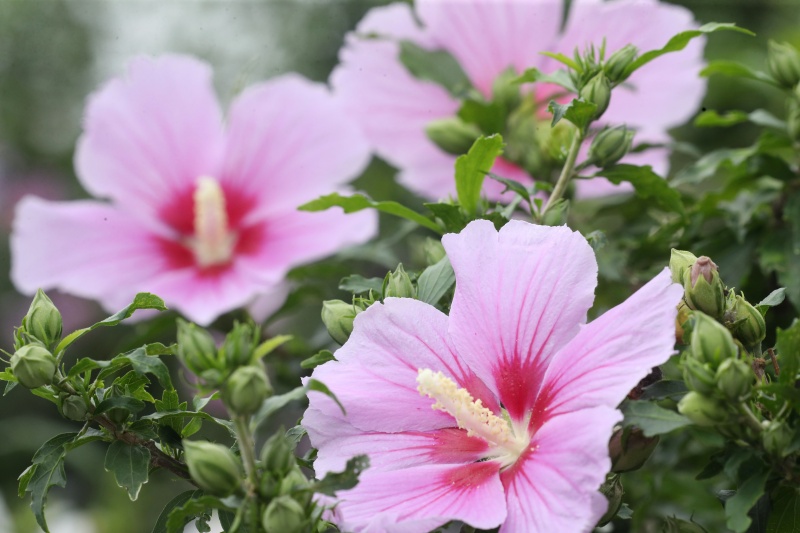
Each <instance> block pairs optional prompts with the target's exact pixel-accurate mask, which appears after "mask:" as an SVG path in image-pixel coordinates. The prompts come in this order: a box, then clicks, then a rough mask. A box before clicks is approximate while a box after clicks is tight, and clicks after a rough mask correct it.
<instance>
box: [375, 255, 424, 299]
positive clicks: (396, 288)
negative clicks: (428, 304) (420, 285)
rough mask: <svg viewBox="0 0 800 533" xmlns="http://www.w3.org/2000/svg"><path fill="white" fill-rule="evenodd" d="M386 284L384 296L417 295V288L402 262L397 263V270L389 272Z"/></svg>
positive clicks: (408, 296) (403, 296) (411, 296)
mask: <svg viewBox="0 0 800 533" xmlns="http://www.w3.org/2000/svg"><path fill="white" fill-rule="evenodd" d="M384 286H385V288H384V291H383V296H384V297H386V298H390V297H394V298H414V297H415V296H416V295H417V290H416V289H415V288H414V284H413V283H411V278H410V277H408V274H406V271H405V269H404V268H403V264H402V263H400V264H399V265H397V270H395V271H394V272H392V273H391V274H389V277H388V279H387V280H386V282H385V284H384Z"/></svg>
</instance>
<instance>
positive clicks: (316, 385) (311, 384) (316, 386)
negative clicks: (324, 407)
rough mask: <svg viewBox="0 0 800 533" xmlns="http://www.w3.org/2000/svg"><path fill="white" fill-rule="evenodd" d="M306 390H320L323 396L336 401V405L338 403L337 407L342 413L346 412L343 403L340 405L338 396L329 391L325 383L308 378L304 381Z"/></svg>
mask: <svg viewBox="0 0 800 533" xmlns="http://www.w3.org/2000/svg"><path fill="white" fill-rule="evenodd" d="M306 390H307V391H312V390H313V391H317V392H321V393H322V394H324V395H325V396H327V397H328V398H330V399H331V400H333V401H334V402H336V405H338V406H339V409H341V410H342V414H343V415H346V414H347V411H346V410H345V408H344V405H342V402H340V401H339V398H337V397H336V395H335V394H334V393H333V392H331V390H330V389H329V388H328V386H327V385H325V384H324V383H323V382H321V381H319V380H316V379H309V380H308V381H307V382H306Z"/></svg>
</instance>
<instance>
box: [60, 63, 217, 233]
mask: <svg viewBox="0 0 800 533" xmlns="http://www.w3.org/2000/svg"><path fill="white" fill-rule="evenodd" d="M84 128H85V133H84V134H83V136H82V137H81V139H80V140H79V141H78V146H77V150H76V154H75V166H76V169H77V172H78V177H79V178H80V180H81V182H82V183H83V185H84V186H85V187H86V189H87V190H88V191H89V192H91V193H92V194H93V195H95V196H100V197H108V198H111V199H113V200H114V202H115V203H116V204H117V205H119V206H122V207H124V208H126V209H127V210H128V211H129V212H130V213H131V214H134V215H136V216H139V217H140V218H141V219H142V221H143V222H145V223H148V222H149V223H154V221H153V219H155V218H158V217H159V216H160V215H162V214H163V213H161V210H162V209H163V208H165V206H166V205H167V204H168V202H169V200H170V199H173V198H175V197H176V196H178V195H181V194H185V193H186V191H187V190H190V189H191V188H192V187H193V186H194V183H195V181H196V180H197V178H199V177H201V176H211V177H218V174H219V171H220V163H221V157H222V150H223V149H224V137H223V135H222V119H221V113H220V109H219V106H218V104H217V100H216V97H215V95H214V91H213V86H212V84H211V69H210V68H209V67H208V65H206V64H205V63H202V62H200V61H198V60H196V59H192V58H190V57H186V56H169V55H168V56H161V57H159V58H149V57H141V58H138V59H136V60H134V61H133V62H131V64H130V66H129V67H128V72H127V75H126V76H125V77H122V78H117V79H114V80H111V81H110V82H109V83H107V84H106V85H105V86H104V87H103V88H102V89H101V90H100V91H99V92H97V93H96V94H94V95H93V96H92V97H91V99H90V100H89V105H88V107H87V110H86V118H85V126H84Z"/></svg>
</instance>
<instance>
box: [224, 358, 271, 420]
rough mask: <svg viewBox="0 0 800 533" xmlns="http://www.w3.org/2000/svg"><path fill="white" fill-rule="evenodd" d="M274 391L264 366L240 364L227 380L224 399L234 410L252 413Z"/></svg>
mask: <svg viewBox="0 0 800 533" xmlns="http://www.w3.org/2000/svg"><path fill="white" fill-rule="evenodd" d="M273 392H274V391H273V390H272V385H271V384H270V382H269V378H267V374H266V372H264V369H263V368H261V367H260V366H256V365H249V366H240V367H239V368H237V369H236V370H234V371H233V373H232V374H231V375H230V377H229V378H228V380H227V381H226V382H225V385H224V387H223V389H222V401H223V402H225V405H226V406H227V407H228V409H230V410H231V411H232V412H234V413H236V414H238V415H250V414H253V413H255V412H256V411H258V408H259V407H261V404H262V403H264V400H266V399H267V398H269V397H270V396H272V393H273Z"/></svg>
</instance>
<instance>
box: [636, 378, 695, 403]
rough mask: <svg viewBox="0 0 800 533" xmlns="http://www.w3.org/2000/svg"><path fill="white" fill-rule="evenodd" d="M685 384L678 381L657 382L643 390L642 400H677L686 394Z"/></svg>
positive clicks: (665, 380)
mask: <svg viewBox="0 0 800 533" xmlns="http://www.w3.org/2000/svg"><path fill="white" fill-rule="evenodd" d="M688 390H689V389H687V388H686V383H684V382H683V381H680V380H669V379H664V380H661V381H657V382H655V383H653V384H652V385H650V386H648V387H646V388H645V389H644V393H643V394H642V396H641V399H642V400H663V399H664V398H670V399H673V400H675V399H677V398H680V397H681V396H683V395H684V394H686V393H687V392H688Z"/></svg>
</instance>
